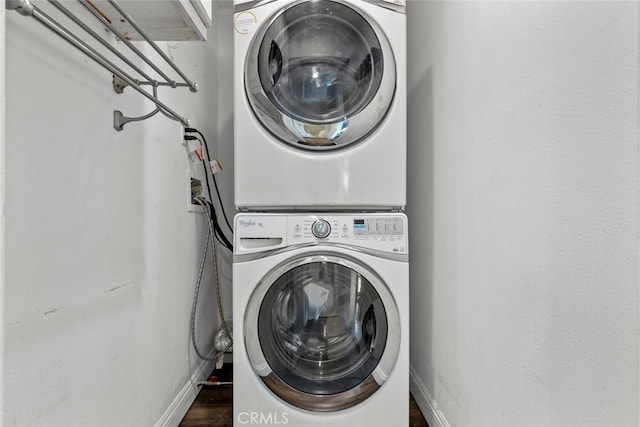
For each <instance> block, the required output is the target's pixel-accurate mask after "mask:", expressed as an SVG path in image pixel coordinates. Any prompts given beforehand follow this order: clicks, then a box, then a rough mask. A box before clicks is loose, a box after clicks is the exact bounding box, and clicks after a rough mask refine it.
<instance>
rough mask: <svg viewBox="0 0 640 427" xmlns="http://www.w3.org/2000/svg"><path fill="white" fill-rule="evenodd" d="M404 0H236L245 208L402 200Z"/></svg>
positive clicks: (238, 138)
mask: <svg viewBox="0 0 640 427" xmlns="http://www.w3.org/2000/svg"><path fill="white" fill-rule="evenodd" d="M404 3H405V0H262V1H251V0H235V1H234V7H235V10H234V29H235V37H234V52H235V54H234V71H235V75H234V78H235V81H234V86H235V88H234V97H235V98H234V145H235V154H234V156H235V172H234V175H235V204H236V207H237V208H238V209H240V210H264V209H268V210H273V209H305V210H310V209H313V208H336V207H337V208H340V209H350V208H358V209H360V210H361V209H362V208H367V209H371V210H392V209H402V208H403V207H404V206H405V202H406V34H405V33H406V15H405V4H404ZM311 207H313V208H311Z"/></svg>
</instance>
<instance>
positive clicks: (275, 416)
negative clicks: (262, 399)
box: [238, 412, 289, 425]
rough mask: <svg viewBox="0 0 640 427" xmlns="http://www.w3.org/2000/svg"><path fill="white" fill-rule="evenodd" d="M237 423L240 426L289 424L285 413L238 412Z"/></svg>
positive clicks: (287, 415)
mask: <svg viewBox="0 0 640 427" xmlns="http://www.w3.org/2000/svg"><path fill="white" fill-rule="evenodd" d="M238 423H240V424H242V425H285V424H288V423H289V414H288V413H287V412H267V413H264V412H240V413H239V414H238Z"/></svg>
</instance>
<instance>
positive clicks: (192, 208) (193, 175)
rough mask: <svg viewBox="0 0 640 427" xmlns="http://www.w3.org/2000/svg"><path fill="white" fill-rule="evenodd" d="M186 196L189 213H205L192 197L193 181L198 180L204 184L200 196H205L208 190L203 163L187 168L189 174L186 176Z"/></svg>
mask: <svg viewBox="0 0 640 427" xmlns="http://www.w3.org/2000/svg"><path fill="white" fill-rule="evenodd" d="M186 178H187V179H186V188H185V189H186V196H187V212H194V213H197V212H200V213H204V209H203V207H202V206H200V205H199V204H197V203H194V202H193V195H192V184H191V181H192V180H197V181H199V182H200V183H201V184H202V192H201V194H200V196H204V195H205V192H206V191H207V190H206V185H207V183H206V180H205V176H204V169H203V168H202V163H196V164H192V165H191V166H189V167H188V168H187V174H186Z"/></svg>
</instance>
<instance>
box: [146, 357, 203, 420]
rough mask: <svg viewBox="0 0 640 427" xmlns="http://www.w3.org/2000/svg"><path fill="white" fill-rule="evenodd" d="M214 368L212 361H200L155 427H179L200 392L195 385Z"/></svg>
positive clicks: (198, 387)
mask: <svg viewBox="0 0 640 427" xmlns="http://www.w3.org/2000/svg"><path fill="white" fill-rule="evenodd" d="M215 367H216V363H215V362H214V361H202V363H200V366H198V368H197V369H196V371H195V372H194V373H193V375H191V378H190V379H189V381H187V383H186V384H185V385H184V387H182V389H181V390H180V391H179V392H178V395H177V396H176V398H175V399H173V402H171V405H169V407H168V408H167V410H166V411H164V414H162V416H161V417H160V419H159V420H158V421H157V422H156V424H155V427H175V426H177V425H179V424H180V421H182V419H183V418H184V416H185V414H186V413H187V411H188V410H189V408H190V407H191V404H192V403H193V401H194V400H196V397H197V396H198V393H199V392H200V386H198V385H197V384H198V383H199V382H200V381H204V380H206V379H207V378H208V377H209V374H211V372H213V370H214V369H215Z"/></svg>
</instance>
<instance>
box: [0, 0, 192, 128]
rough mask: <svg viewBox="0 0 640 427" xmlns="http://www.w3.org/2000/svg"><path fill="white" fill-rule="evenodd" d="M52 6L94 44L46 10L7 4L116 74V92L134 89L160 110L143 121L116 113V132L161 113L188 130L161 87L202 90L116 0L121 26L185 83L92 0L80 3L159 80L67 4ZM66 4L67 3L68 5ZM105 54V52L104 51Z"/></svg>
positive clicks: (24, 2) (21, 0)
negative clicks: (141, 44) (150, 52)
mask: <svg viewBox="0 0 640 427" xmlns="http://www.w3.org/2000/svg"><path fill="white" fill-rule="evenodd" d="M47 2H48V3H50V4H51V5H53V6H54V7H55V8H56V9H57V10H58V11H59V12H60V13H61V14H62V15H64V17H65V18H66V19H68V20H69V21H70V22H73V23H74V24H75V25H76V26H77V27H79V28H81V29H82V30H83V31H84V33H85V34H86V35H85V38H87V35H88V36H89V37H88V39H89V40H90V41H91V43H89V42H87V41H85V39H83V38H81V37H79V36H78V35H77V34H75V33H74V32H72V31H71V30H69V29H68V28H67V27H66V26H64V25H63V24H61V23H60V22H58V21H56V20H55V19H54V18H52V17H51V16H49V15H47V14H46V13H45V12H44V11H43V10H42V9H40V8H39V7H37V6H35V5H34V4H32V3H31V2H30V1H29V0H7V1H6V3H5V4H6V8H7V9H10V10H15V11H16V12H18V13H19V14H21V15H24V16H30V17H32V18H34V19H35V20H37V21H38V22H40V23H41V24H43V25H44V26H45V27H47V28H48V29H50V30H51V31H53V32H54V33H56V34H57V35H58V36H60V37H62V38H63V39H64V40H65V41H67V42H68V43H69V44H71V45H72V46H74V47H75V48H77V49H78V50H80V51H81V52H83V53H84V54H85V55H87V56H88V57H89V58H91V59H93V60H94V61H95V62H97V63H98V64H100V65H101V66H102V67H103V68H105V69H107V70H108V71H110V72H111V73H112V74H113V81H112V84H113V89H114V90H115V91H116V92H117V93H122V91H123V90H124V89H125V88H126V87H131V88H132V89H134V90H136V91H137V92H139V93H140V94H141V95H143V96H144V97H145V98H147V99H149V100H150V101H151V102H153V103H154V105H155V106H156V108H155V109H154V110H153V111H151V112H150V113H148V114H145V115H142V116H139V117H125V116H124V114H122V112H121V111H117V110H116V111H114V112H113V120H114V121H113V127H114V128H115V129H116V130H119V131H120V130H122V129H123V127H124V125H125V124H127V123H129V122H133V121H140V120H145V119H148V118H150V117H152V116H154V115H156V114H157V113H161V114H163V115H165V116H167V117H169V118H171V119H173V120H176V121H179V122H180V123H182V124H183V125H184V126H189V125H190V122H189V119H188V118H186V117H183V116H181V115H180V114H178V113H177V112H175V111H174V110H172V109H171V108H170V107H169V106H167V105H166V104H165V103H163V102H162V101H160V100H159V99H158V87H160V86H168V87H171V88H178V87H188V88H189V90H190V91H191V92H196V91H197V90H198V85H197V83H195V82H193V81H191V80H190V79H189V78H188V77H187V76H186V75H185V74H184V73H183V72H182V71H181V70H180V69H179V68H178V67H177V66H176V65H175V64H174V63H173V61H172V60H171V59H170V58H169V57H168V56H167V55H166V54H165V53H164V52H163V51H162V50H161V49H160V48H159V47H158V45H156V43H154V41H153V40H152V39H151V37H149V36H148V35H147V34H146V33H145V31H144V30H143V29H142V28H141V27H140V26H139V25H138V24H137V23H136V21H135V20H134V19H133V18H132V17H131V16H130V15H129V14H128V13H127V12H126V11H125V10H124V9H123V8H122V7H121V6H120V5H119V4H118V2H117V1H115V0H107V2H108V4H109V6H110V7H111V8H112V9H113V10H115V11H117V13H118V15H119V17H118V21H119V22H121V23H122V22H126V23H127V25H128V26H130V27H131V28H133V29H135V32H136V33H137V34H138V35H139V36H140V37H141V38H142V39H143V40H145V41H146V42H147V43H148V44H149V45H150V46H151V47H152V48H153V49H154V50H155V52H156V53H157V54H158V56H159V57H160V58H161V59H162V62H163V64H164V65H169V67H170V68H171V69H173V71H174V72H175V73H177V75H179V76H180V79H181V81H176V80H174V79H172V78H171V77H170V76H169V75H168V74H167V73H166V72H165V71H163V69H162V68H161V67H160V66H158V65H157V64H155V63H154V62H153V61H152V60H151V59H150V58H149V57H148V56H147V55H145V54H144V53H142V52H141V51H140V49H138V48H137V47H136V46H135V45H134V44H133V43H132V42H131V41H130V39H131V37H129V36H127V35H126V34H123V32H122V31H121V30H120V29H118V28H116V26H114V25H113V24H112V21H113V20H112V19H110V17H109V16H107V15H106V14H105V13H104V12H103V11H102V10H101V9H100V8H99V7H98V6H96V4H95V3H94V2H92V1H91V0H77V2H78V3H79V4H80V5H82V7H83V8H84V9H85V10H86V11H87V12H88V15H90V16H92V17H93V18H95V19H96V20H97V21H98V22H99V23H100V24H101V25H103V26H104V27H106V28H107V29H108V30H109V31H110V32H111V33H113V35H114V36H115V37H117V39H118V40H119V41H120V42H121V43H122V44H124V45H125V46H126V47H127V48H128V49H129V51H130V52H131V53H133V54H134V55H135V56H137V57H138V58H140V59H142V60H143V61H144V62H145V63H146V64H147V65H148V66H149V67H151V69H153V73H156V74H157V75H158V76H159V78H153V77H152V76H151V74H153V73H148V72H145V71H144V70H142V69H141V68H140V67H139V66H138V65H136V64H135V63H134V61H133V60H132V59H130V58H129V57H128V56H127V55H125V54H124V53H122V52H120V50H118V49H116V47H114V46H113V44H112V43H111V42H110V41H109V40H107V39H105V38H104V37H103V36H102V35H100V34H98V33H97V32H96V31H95V30H94V29H92V28H91V27H90V26H89V25H87V24H86V23H85V22H84V21H83V20H82V19H81V18H80V17H79V16H78V15H77V14H76V13H73V12H72V11H71V10H70V9H69V8H67V7H66V6H65V5H64V4H63V2H61V1H59V0H47ZM65 3H66V2H65ZM98 44H99V45H101V46H102V47H103V48H106V51H107V52H108V55H110V56H111V58H110V57H107V56H106V55H104V54H102V53H100V51H99V50H98V49H97V48H99V46H98ZM103 51H104V49H103ZM115 58H117V59H118V60H119V61H121V62H122V63H124V64H126V66H127V67H128V68H130V69H131V70H133V72H134V73H135V74H137V76H138V77H134V76H132V75H131V73H130V72H127V71H125V70H124V69H123V67H121V66H118V65H116V63H115V62H114V61H113V59H115ZM143 86H149V87H150V88H151V92H149V91H147V90H145V89H144V88H143Z"/></svg>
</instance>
